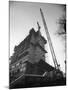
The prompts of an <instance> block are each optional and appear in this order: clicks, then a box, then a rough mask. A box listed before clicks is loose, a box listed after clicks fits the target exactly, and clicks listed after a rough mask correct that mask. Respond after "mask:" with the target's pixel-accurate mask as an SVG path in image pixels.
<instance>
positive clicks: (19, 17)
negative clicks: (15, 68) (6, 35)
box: [10, 1, 65, 71]
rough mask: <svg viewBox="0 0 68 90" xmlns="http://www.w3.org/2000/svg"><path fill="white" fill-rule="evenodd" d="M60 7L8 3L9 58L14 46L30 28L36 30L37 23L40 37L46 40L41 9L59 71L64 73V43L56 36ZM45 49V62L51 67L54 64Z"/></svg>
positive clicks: (55, 5)
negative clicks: (59, 67) (39, 27)
mask: <svg viewBox="0 0 68 90" xmlns="http://www.w3.org/2000/svg"><path fill="white" fill-rule="evenodd" d="M61 6H63V5H60V4H47V3H30V2H19V1H16V2H11V1H10V56H11V55H12V54H13V50H14V46H15V45H18V44H19V43H20V42H21V41H23V39H24V38H25V37H26V36H27V35H28V34H29V30H30V29H31V28H32V27H33V28H34V29H35V30H36V31H37V30H38V27H37V21H38V22H39V24H40V26H41V34H42V36H44V38H46V33H45V29H44V26H43V22H42V17H41V14H40V8H41V9H42V11H43V13H44V17H45V20H46V23H47V27H48V31H49V33H50V36H51V40H52V43H53V47H54V51H55V54H56V58H57V61H58V63H59V64H60V66H61V70H63V71H65V65H64V60H65V52H64V42H63V40H62V39H61V38H60V37H58V36H57V35H56V32H57V30H58V24H57V20H58V19H59V17H61V16H62V15H63V10H62V7H61ZM46 39H47V38H46ZM45 49H46V50H47V51H48V54H47V55H46V61H47V62H48V63H49V64H51V65H52V66H53V65H54V64H53V60H52V57H51V53H50V49H49V46H48V44H47V45H46V46H45Z"/></svg>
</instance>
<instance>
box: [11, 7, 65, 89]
mask: <svg viewBox="0 0 68 90" xmlns="http://www.w3.org/2000/svg"><path fill="white" fill-rule="evenodd" d="M40 13H41V16H42V21H43V24H44V28H45V32H46V36H47V40H46V39H45V38H44V37H43V36H42V35H41V31H40V25H39V23H38V22H37V25H38V30H37V31H35V30H34V28H32V29H31V30H30V31H29V35H28V36H27V37H26V38H25V39H24V40H23V41H22V42H21V43H20V44H19V45H18V46H15V48H14V53H13V56H11V57H10V60H11V63H10V70H9V83H10V88H24V87H25V88H27V87H41V86H56V85H66V78H65V77H64V75H63V72H62V71H61V70H60V65H59V64H58V62H57V60H56V56H55V52H54V49H53V45H52V42H51V38H50V35H49V32H48V29H47V25H46V22H45V19H44V15H43V12H42V10H41V9H40ZM47 43H49V46H50V51H51V54H52V58H53V62H54V65H55V66H54V67H53V66H51V65H49V64H48V63H47V62H46V58H45V56H46V53H47V51H46V50H45V47H44V46H45V45H46V44H47Z"/></svg>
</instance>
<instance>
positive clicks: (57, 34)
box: [9, 0, 67, 89]
mask: <svg viewBox="0 0 68 90" xmlns="http://www.w3.org/2000/svg"><path fill="white" fill-rule="evenodd" d="M66 51H67V48H66V4H56V3H53V4H52V3H43V2H25V1H11V0H10V1H9V88H10V89H19V88H34V87H53V86H66V72H67V54H66Z"/></svg>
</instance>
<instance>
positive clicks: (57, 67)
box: [40, 8, 60, 69]
mask: <svg viewBox="0 0 68 90" xmlns="http://www.w3.org/2000/svg"><path fill="white" fill-rule="evenodd" d="M40 13H41V17H42V21H43V24H44V28H45V32H46V36H47V39H48V42H49V47H50V51H51V54H52V58H53V62H54V65H55V68H56V69H59V66H60V65H59V64H58V62H57V59H56V56H55V52H54V48H53V45H52V41H51V37H50V34H49V32H48V28H47V24H46V21H45V18H44V15H43V12H42V9H41V8H40Z"/></svg>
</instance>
